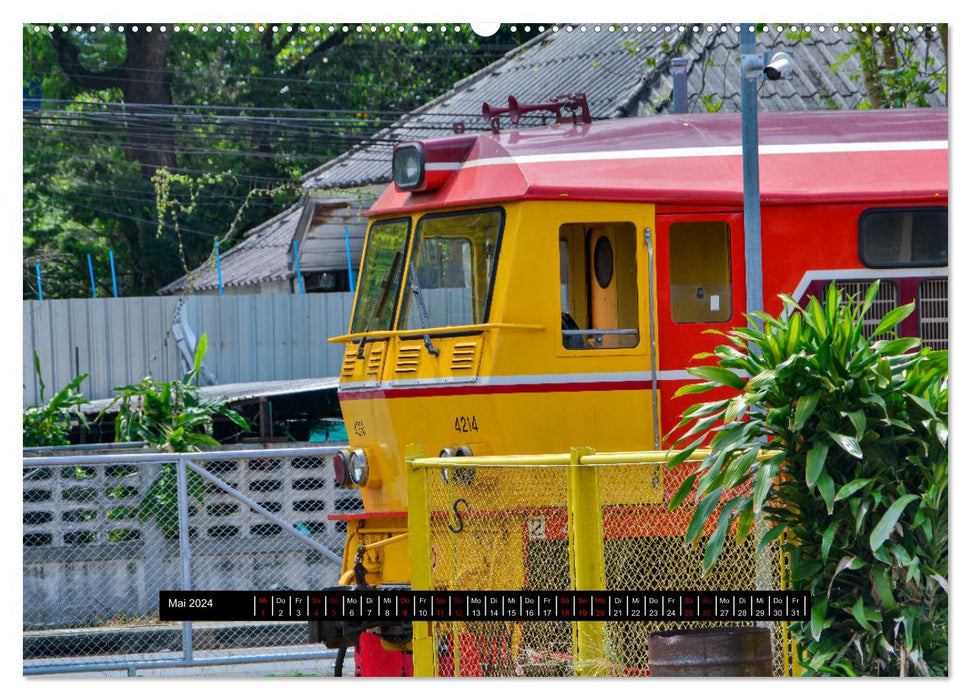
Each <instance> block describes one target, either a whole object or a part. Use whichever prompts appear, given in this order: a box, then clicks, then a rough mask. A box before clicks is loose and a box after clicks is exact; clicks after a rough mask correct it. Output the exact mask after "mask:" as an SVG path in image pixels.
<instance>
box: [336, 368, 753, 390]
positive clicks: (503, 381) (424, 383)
mask: <svg viewBox="0 0 971 700" xmlns="http://www.w3.org/2000/svg"><path fill="white" fill-rule="evenodd" d="M729 371H731V372H734V373H735V374H737V375H739V376H745V375H744V373H743V372H740V371H738V370H729ZM657 378H658V380H659V381H662V382H663V381H685V380H699V378H698V377H695V376H694V375H692V374H689V373H688V371H687V370H683V369H677V370H675V369H672V370H661V371H659V372H658V373H657ZM649 381H651V372H650V371H645V372H595V373H590V372H586V373H577V374H520V375H502V376H495V377H479V379H478V381H476V382H474V384H475V385H476V386H536V385H541V384H597V383H600V382H649ZM699 381H700V380H699ZM469 383H471V382H467V383H465V384H464V385H468V384H469ZM456 385H459V383H458V382H456V381H455V378H453V377H431V378H428V379H422V380H420V381H419V380H416V379H392V380H390V381H386V382H381V384H380V386H376V385H375V384H374V382H353V383H344V384H341V386H340V390H341V391H379V390H389V389H404V388H409V389H420V388H423V387H442V386H456Z"/></svg>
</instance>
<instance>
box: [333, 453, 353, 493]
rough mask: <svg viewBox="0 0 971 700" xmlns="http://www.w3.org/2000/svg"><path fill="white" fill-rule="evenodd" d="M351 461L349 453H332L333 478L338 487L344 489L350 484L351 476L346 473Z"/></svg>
mask: <svg viewBox="0 0 971 700" xmlns="http://www.w3.org/2000/svg"><path fill="white" fill-rule="evenodd" d="M350 461H351V451H350V450H341V451H340V452H335V453H334V478H335V479H336V480H337V484H338V485H339V486H343V487H346V486H348V484H350V483H351V475H350V472H349V471H348V464H349V463H350Z"/></svg>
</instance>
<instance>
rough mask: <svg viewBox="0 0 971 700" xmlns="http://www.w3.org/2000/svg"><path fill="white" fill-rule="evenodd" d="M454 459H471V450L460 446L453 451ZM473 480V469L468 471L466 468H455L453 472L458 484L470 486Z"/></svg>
mask: <svg viewBox="0 0 971 700" xmlns="http://www.w3.org/2000/svg"><path fill="white" fill-rule="evenodd" d="M455 456H456V457H471V456H472V450H471V449H469V448H468V447H466V446H465V445H462V446H461V447H458V448H456V449H455ZM474 478H475V469H470V468H468V467H464V468H457V469H456V470H455V481H456V482H458V483H460V484H471V483H472V479H474Z"/></svg>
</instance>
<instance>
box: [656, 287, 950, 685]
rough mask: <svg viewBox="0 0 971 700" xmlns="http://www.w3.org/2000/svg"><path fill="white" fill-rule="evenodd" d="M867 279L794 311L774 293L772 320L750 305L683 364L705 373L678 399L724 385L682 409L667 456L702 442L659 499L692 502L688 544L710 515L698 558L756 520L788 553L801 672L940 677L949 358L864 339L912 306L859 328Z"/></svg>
mask: <svg viewBox="0 0 971 700" xmlns="http://www.w3.org/2000/svg"><path fill="white" fill-rule="evenodd" d="M877 288H878V286H877V284H876V283H875V284H874V285H872V286H871V287H870V288H869V289H868V291H867V293H866V296H865V298H864V299H863V301H862V302H858V301H857V300H855V299H853V300H847V299H845V298H844V296H843V295H842V293H841V292H839V291H838V290H837V289H836V287H835V285H831V286H830V287H829V289H828V291H827V293H826V295H825V301H824V302H822V303H820V302H819V301H818V300H816V299H815V298H812V299H810V300H809V302H808V304H807V305H806V307H805V308H804V309H803V308H801V307H800V306H799V305H798V304H797V303H796V302H795V301H794V300H793V299H792V298H790V297H786V296H784V297H783V300H784V302H785V304H786V311H785V312H784V313H783V314H782V315H781V316H780V317H778V318H774V317H772V316H770V315H768V314H764V313H753V314H751V315H750V316H749V317H748V320H749V322H750V326H749V327H747V328H736V329H734V330H732V331H730V332H728V333H725V334H722V335H724V336H725V337H726V338H727V339H728V342H729V344H726V345H721V346H719V347H717V348H716V349H715V351H714V353H703V354H702V355H699V356H697V357H698V358H712V357H713V358H716V359H717V366H712V367H696V368H692V369H689V372H690V373H691V374H693V375H694V376H696V377H699V378H701V379H703V380H705V381H704V382H702V383H701V384H693V385H689V386H686V387H684V388H683V389H682V390H681V391H680V392H679V393H682V394H684V393H696V392H703V391H707V390H709V389H715V388H720V387H730V388H731V389H733V390H734V392H735V394H734V396H732V397H730V398H726V399H722V400H719V401H711V402H708V403H701V404H696V405H694V406H692V407H691V408H689V409H688V410H687V411H686V412H685V413H684V415H683V419H682V421H681V423H680V426H679V429H683V428H684V427H685V426H688V425H691V428H690V429H689V430H688V431H687V433H686V434H685V435H684V436H682V437H681V438H680V439H679V440H678V441H677V442H676V446H677V447H679V448H681V447H684V449H682V450H681V451H680V452H678V453H677V454H673V455H671V457H670V460H669V465H670V466H672V467H674V466H677V465H679V464H681V463H682V462H683V461H684V460H685V458H686V457H687V455H688V454H690V452H691V450H693V449H695V448H697V447H698V446H700V445H701V444H702V443H703V442H704V441H705V440H710V447H711V450H712V451H711V454H710V456H707V457H705V458H704V460H703V461H702V462H701V463H700V465H699V467H698V468H697V469H696V470H695V471H694V472H693V473H691V475H690V476H688V477H687V478H686V479H685V480H684V481H683V482H682V484H681V488H680V489H679V490H678V492H677V493H676V494H675V496H674V497H673V499H672V502H671V503H670V507H671V508H675V507H677V506H678V505H679V504H681V503H682V502H683V501H684V500H685V499H686V498H687V497H688V496H689V495H690V494H693V495H694V496H693V497H694V500H695V501H696V503H697V508H696V511H695V514H694V516H693V518H692V521H691V523H690V525H689V528H688V533H689V537H688V538H689V539H690V540H697V539H698V538H699V537H700V536H701V533H702V531H703V527H702V526H703V525H704V524H705V523H706V522H709V523H711V522H712V519H714V518H715V517H716V515H717V523H716V524H715V525H714V531H713V534H712V536H711V537H710V539H709V541H708V544H707V545H706V553H705V566H706V567H709V566H711V564H712V563H713V562H714V561H715V560H716V559H717V557H718V555H719V553H720V552H721V550H722V547H723V546H724V542H725V539H726V537H727V536H729V535H730V534H731V532H732V530H733V528H734V532H735V536H736V538H737V539H738V541H739V542H741V541H742V540H743V539H744V538H745V537H746V536H748V535H749V533H750V532H752V528H753V524H754V523H756V522H761V523H763V527H764V528H767V532H766V534H765V535H764V536H763V537H762V538H761V545H760V546H761V547H764V546H766V545H768V544H769V543H771V542H778V543H779V544H780V546H781V547H782V548H783V551H785V552H787V553H788V554H789V556H790V562H791V563H790V578H791V584H792V586H793V588H794V589H798V590H808V591H809V592H810V594H811V596H812V610H811V619H810V620H809V621H806V622H796V623H793V626H792V629H793V632H794V634H795V637H796V640H797V643H798V645H799V647H800V650H801V657H802V659H801V663H802V664H803V665H804V667H805V668H806V670H807V672H809V673H813V674H822V675H925V676H930V675H945V674H946V673H947V640H948V636H947V622H948V613H947V611H948V582H947V577H948V517H947V515H948V514H947V504H948V501H947V486H948V484H947V462H948V459H947V431H948V428H947V400H948V390H947V362H948V360H947V352H946V351H931V350H930V349H928V348H922V349H919V350H918V349H917V348H919V346H920V341H919V340H917V339H915V338H896V337H892V339H889V340H887V339H883V340H877V338H878V337H880V336H881V335H882V334H890V335H891V336H894V335H895V334H894V333H893V331H894V329H895V328H896V327H897V325H898V324H899V323H900V321H901V320H903V319H904V318H905V317H906V316H908V315H909V314H910V313H911V312H912V311H913V304H908V305H906V306H903V307H898V308H895V309H894V310H892V311H890V312H889V313H888V314H886V315H885V316H884V317H883V318H882V320H880V321H879V323H878V324H877V325H876V326H875V327H874V328H873V330H872V332H870V333H869V334H867V333H865V332H864V327H863V317H864V314H866V312H867V311H868V309H870V307H871V305H872V303H873V300H874V298H875V295H876V292H877ZM756 319H757V320H759V321H761V322H762V323H763V324H764V330H761V329H759V328H757V327H755V323H754V321H755V320H756ZM713 332H714V331H713ZM740 375H745V376H740ZM746 376H747V378H746ZM687 442H691V444H690V445H689V446H687V447H685V443H687ZM763 449H764V450H765V451H764V452H762V454H761V455H760V451H762V450H763ZM728 496H732V497H731V498H728ZM719 508H720V510H719Z"/></svg>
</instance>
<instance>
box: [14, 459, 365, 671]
mask: <svg viewBox="0 0 971 700" xmlns="http://www.w3.org/2000/svg"><path fill="white" fill-rule="evenodd" d="M338 449H339V448H338V447H300V448H280V449H269V450H249V449H247V450H234V451H218V452H206V453H192V454H185V455H173V454H164V453H163V454H160V453H142V452H139V453H133V454H118V453H117V452H113V453H106V454H98V455H90V454H89V455H80V456H79V455H70V454H55V455H53V456H47V457H25V458H24V460H23V462H24V465H23V466H24V475H23V497H24V511H23V522H24V535H23V553H24V618H23V626H24V673H25V674H39V673H54V672H66V671H78V670H111V669H125V670H128V671H129V672H130V673H133V672H136V671H138V670H139V669H148V668H158V667H161V666H165V665H170V666H188V665H219V664H227V663H233V664H236V663H246V662H257V661H295V660H299V659H311V658H328V657H330V656H332V655H333V652H329V651H327V650H326V649H325V648H324V647H323V646H314V647H307V646H306V645H307V644H308V642H309V635H308V628H307V625H306V623H294V622H276V623H266V624H263V623H245V624H243V623H235V624H234V623H195V624H193V623H189V622H185V623H162V622H160V621H159V620H158V603H159V591H161V590H207V589H208V590H213V589H220V590H245V589H260V590H273V589H296V590H314V589H320V588H324V587H327V586H331V585H335V584H336V583H337V580H338V577H339V575H340V562H341V551H342V547H343V541H344V534H343V523H342V522H340V521H336V520H332V519H329V518H328V516H329V515H331V514H335V513H340V512H347V511H356V510H360V508H361V502H360V497H359V495H358V493H357V492H356V491H349V490H342V489H339V488H337V487H336V483H335V481H334V477H333V465H332V455H333V454H334V452H336V451H337V450H338ZM301 647H304V648H301ZM246 649H250V650H252V649H259V650H260V651H259V652H258V653H251V654H249V655H248V656H247V655H244V654H243V653H241V652H242V650H246ZM198 652H203V654H202V655H201V656H200V655H198V654H197V653H198Z"/></svg>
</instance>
